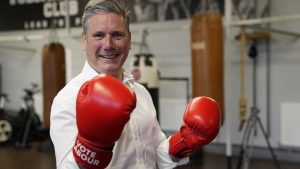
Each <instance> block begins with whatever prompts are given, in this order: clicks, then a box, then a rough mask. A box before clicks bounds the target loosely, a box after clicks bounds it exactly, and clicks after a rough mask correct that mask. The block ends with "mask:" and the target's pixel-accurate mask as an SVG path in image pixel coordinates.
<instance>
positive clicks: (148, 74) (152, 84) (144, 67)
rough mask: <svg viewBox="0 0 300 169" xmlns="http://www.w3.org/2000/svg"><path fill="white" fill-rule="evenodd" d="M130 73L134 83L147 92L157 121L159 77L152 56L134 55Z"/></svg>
mask: <svg viewBox="0 0 300 169" xmlns="http://www.w3.org/2000/svg"><path fill="white" fill-rule="evenodd" d="M131 72H132V74H133V75H134V76H135V79H136V81H137V82H139V83H140V84H142V85H143V86H145V88H146V89H147V90H148V91H149V93H150V95H151V97H152V100H153V104H154V107H155V109H156V112H157V119H158V120H159V95H158V94H159V90H158V85H159V84H158V81H159V76H158V70H157V65H156V61H155V59H154V56H153V55H152V54H145V53H140V54H136V55H135V58H134V60H133V62H132V63H131Z"/></svg>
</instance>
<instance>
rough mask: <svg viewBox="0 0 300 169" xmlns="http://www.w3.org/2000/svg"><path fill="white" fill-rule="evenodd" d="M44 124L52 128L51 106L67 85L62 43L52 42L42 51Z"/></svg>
mask: <svg viewBox="0 0 300 169" xmlns="http://www.w3.org/2000/svg"><path fill="white" fill-rule="evenodd" d="M42 55H43V56H42V57H43V59H42V62H43V63H42V67H43V78H42V79H43V103H44V107H43V110H44V124H45V126H46V127H47V128H50V111H51V105H52V101H53V99H54V97H55V96H56V94H57V93H58V92H59V91H60V90H61V89H62V88H63V87H64V86H65V84H66V69H65V66H66V65H65V64H66V63H65V49H64V46H63V45H62V44H61V43H58V42H50V43H49V44H46V45H44V47H43V50H42Z"/></svg>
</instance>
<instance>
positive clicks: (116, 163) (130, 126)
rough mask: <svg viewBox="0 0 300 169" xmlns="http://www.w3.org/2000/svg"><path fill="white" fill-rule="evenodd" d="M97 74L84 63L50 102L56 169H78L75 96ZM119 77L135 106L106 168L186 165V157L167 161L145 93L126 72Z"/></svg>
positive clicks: (166, 168)
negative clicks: (130, 92)
mask: <svg viewBox="0 0 300 169" xmlns="http://www.w3.org/2000/svg"><path fill="white" fill-rule="evenodd" d="M97 75H98V73H97V72H96V71H95V70H93V69H92V68H91V67H90V66H89V64H88V63H87V62H86V63H85V65H84V68H83V70H82V72H81V73H80V74H79V75H78V76H76V77H75V78H74V79H72V80H71V81H70V82H69V83H68V84H67V85H66V86H65V87H64V88H63V89H62V90H61V91H60V92H59V93H58V94H57V96H56V97H55V99H54V100H53V105H52V108H51V126H50V135H51V139H52V141H53V144H54V148H55V156H56V165H57V168H58V169H79V167H78V166H77V163H76V161H75V159H74V157H73V153H72V147H73V145H74V143H75V138H76V135H77V126H76V111H75V107H76V106H75V102H76V96H77V93H78V90H79V88H80V87H81V85H82V84H83V83H84V82H86V81H87V80H90V79H92V78H93V77H95V76H97ZM123 75H124V76H123V83H124V84H126V85H128V86H130V87H131V88H132V89H133V90H134V92H135V94H136V97H137V104H136V108H135V109H134V111H133V112H132V114H131V116H130V120H129V121H128V123H127V124H126V125H125V128H124V130H123V133H122V135H121V137H120V139H119V140H118V141H117V142H116V144H115V147H114V149H113V157H112V160H111V162H110V164H109V165H108V166H107V169H156V168H159V169H171V168H175V167H176V166H177V165H179V164H184V163H187V162H188V158H184V159H182V160H180V162H179V163H175V162H173V161H172V159H171V158H170V156H169V141H168V140H169V139H167V138H166V136H165V135H164V133H163V132H162V131H161V129H160V127H159V124H158V122H157V119H156V111H155V108H154V105H153V102H152V99H151V96H150V94H149V92H148V91H147V90H146V89H145V88H144V87H143V86H142V85H140V84H138V83H136V82H134V78H133V75H132V74H131V73H130V72H128V71H126V70H125V71H124V73H123ZM116 90H117V89H116ZM91 118H93V117H91ZM108 130H109V129H108Z"/></svg>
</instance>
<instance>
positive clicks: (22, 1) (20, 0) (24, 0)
mask: <svg viewBox="0 0 300 169" xmlns="http://www.w3.org/2000/svg"><path fill="white" fill-rule="evenodd" d="M46 1H53V0H9V5H10V6H15V5H27V4H35V3H41V2H46Z"/></svg>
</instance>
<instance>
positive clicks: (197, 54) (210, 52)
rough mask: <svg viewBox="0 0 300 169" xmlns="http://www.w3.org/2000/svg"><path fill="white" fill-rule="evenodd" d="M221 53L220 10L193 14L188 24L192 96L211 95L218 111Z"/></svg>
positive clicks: (221, 74) (221, 94)
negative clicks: (189, 29) (189, 26)
mask: <svg viewBox="0 0 300 169" xmlns="http://www.w3.org/2000/svg"><path fill="white" fill-rule="evenodd" d="M223 53H224V52H223V25H222V17H221V15H220V13H219V12H204V13H199V14H196V15H194V16H193V18H192V25H191V54H192V58H191V61H192V96H193V97H197V96H208V97H211V98H213V99H215V100H216V101H217V102H218V103H219V105H220V108H221V111H222V112H224V87H223V86H224V84H223ZM223 121H224V113H223V114H222V122H223Z"/></svg>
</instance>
